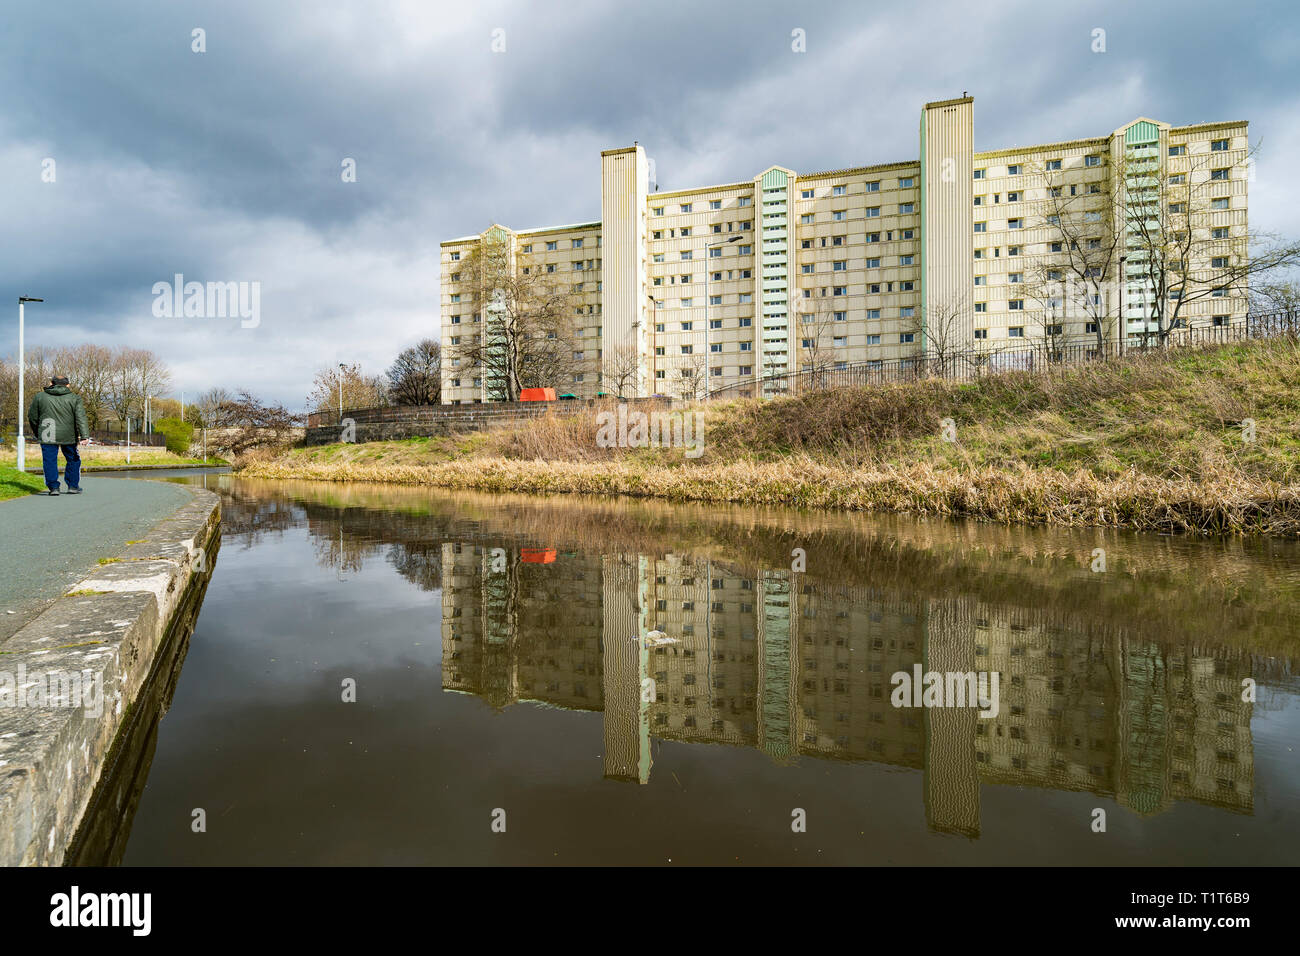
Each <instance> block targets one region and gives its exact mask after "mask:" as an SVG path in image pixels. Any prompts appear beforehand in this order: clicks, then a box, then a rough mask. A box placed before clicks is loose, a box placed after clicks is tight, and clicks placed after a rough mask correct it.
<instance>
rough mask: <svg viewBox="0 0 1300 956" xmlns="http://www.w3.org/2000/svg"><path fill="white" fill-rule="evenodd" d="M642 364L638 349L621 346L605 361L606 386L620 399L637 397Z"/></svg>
mask: <svg viewBox="0 0 1300 956" xmlns="http://www.w3.org/2000/svg"><path fill="white" fill-rule="evenodd" d="M640 369H641V363H640V360H639V359H638V358H637V354H636V348H635V347H633V346H631V345H620V346H619V347H618V348H616V349H614V351H613V353H612V354H611V355H610V356H609V357H608V358H607V359H606V360H605V369H604V373H605V376H604V385H605V387H606V389H609V390H612V391H613V393H614V394H615V395H617V396H618V397H619V398H627V397H628V396H630V395H632V396H634V395H636V390H637V382H638V376H639V374H640Z"/></svg>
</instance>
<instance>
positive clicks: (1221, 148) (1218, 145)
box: [1210, 139, 1228, 153]
mask: <svg viewBox="0 0 1300 956" xmlns="http://www.w3.org/2000/svg"><path fill="white" fill-rule="evenodd" d="M1227 149H1228V141H1227V140H1226V139H1215V140H1211V141H1210V152H1213V153H1222V152H1226V151H1227Z"/></svg>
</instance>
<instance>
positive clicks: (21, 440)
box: [15, 295, 45, 471]
mask: <svg viewBox="0 0 1300 956" xmlns="http://www.w3.org/2000/svg"><path fill="white" fill-rule="evenodd" d="M44 301H45V300H44V299H34V298H32V297H31V296H29V295H20V296H19V297H18V459H17V461H16V462H15V464H16V465H17V466H18V470H19V471H22V470H23V469H24V468H26V467H27V438H26V435H25V434H24V430H25V429H26V427H27V409H25V408H23V404H24V402H25V400H26V395H24V394H23V380H24V379H25V378H26V377H27V376H26V372H27V359H26V356H25V355H24V351H23V305H24V304H25V303H28V302H44Z"/></svg>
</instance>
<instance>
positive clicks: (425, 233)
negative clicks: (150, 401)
mask: <svg viewBox="0 0 1300 956" xmlns="http://www.w3.org/2000/svg"><path fill="white" fill-rule="evenodd" d="M889 11H894V12H889ZM196 28H201V29H202V30H203V31H204V41H205V44H206V52H203V53H196V52H193V50H192V46H193V44H194V40H193V31H194V30H195V29H196ZM1097 28H1101V29H1104V30H1105V31H1106V33H1105V52H1103V53H1098V52H1093V45H1094V39H1093V31H1094V30H1095V29H1097ZM1298 28H1300V13H1297V6H1296V5H1295V4H1294V3H1293V2H1289V3H1288V2H1277V3H1260V4H1254V5H1252V4H1249V3H1241V2H1234V3H1231V4H1224V3H1223V2H1221V0H1219V2H1212V3H1197V2H1191V3H1187V2H1184V3H1179V4H1177V5H1175V4H1171V3H1142V4H1138V3H1132V2H1125V3H1115V4H1106V3H1073V4H1065V3H1056V2H1044V0H1034V2H1024V3H1020V2H1001V3H1000V2H997V0H983V2H980V3H971V2H969V0H960V2H954V3H935V4H926V5H918V6H915V7H914V6H913V5H910V4H899V3H890V4H888V5H885V4H877V3H866V2H857V3H835V2H805V3H802V4H796V3H790V2H784V3H726V2H704V0H688V2H673V0H667V2H666V0H657V2H646V3H637V4H632V3H626V2H618V3H615V2H613V0H605V2H592V0H565V2H562V3H560V2H555V3H550V2H529V3H522V2H521V3H481V2H460V3H455V4H445V3H441V2H435V0H429V2H416V0H407V2H385V0H364V2H362V0H357V2H334V0H310V2H307V0H303V2H289V0H274V2H272V0H251V2H244V0H221V2H184V0H155V2H147V0H137V2H129V3H128V2H123V3H106V2H103V0H87V2H57V3H56V2H51V0H34V2H26V0H5V2H4V4H3V6H2V7H0V183H3V186H2V187H0V217H2V218H3V229H0V293H3V298H4V301H5V302H6V303H9V305H7V306H0V308H3V309H14V308H15V305H14V303H15V300H16V297H17V296H18V295H34V296H44V297H45V298H46V300H47V301H46V303H45V304H44V305H37V306H33V307H31V308H30V309H29V310H28V327H27V336H28V341H29V342H34V343H39V344H44V345H57V344H70V343H73V342H80V341H95V342H100V343H104V344H118V343H128V344H132V345H136V346H145V347H149V348H152V349H154V350H155V351H157V352H158V353H159V354H160V355H161V356H162V357H163V358H164V359H165V360H166V361H167V362H168V363H169V365H170V366H171V368H172V370H173V372H174V377H175V382H176V386H177V390H178V391H179V389H180V388H184V389H185V391H186V392H187V393H188V394H189V395H193V394H196V393H197V392H199V391H201V390H203V389H205V388H208V387H210V386H213V385H224V386H227V387H230V388H237V387H247V388H250V389H252V390H253V391H255V392H256V393H258V394H260V395H262V396H264V397H266V398H270V399H274V400H277V401H283V402H285V403H286V404H288V405H290V406H291V407H295V408H296V407H301V406H302V405H303V404H304V402H305V398H306V394H307V392H308V389H309V387H310V382H311V378H312V374H313V372H314V371H315V370H316V369H318V368H321V367H324V366H327V365H332V364H333V363H335V362H339V361H347V362H352V361H358V362H360V363H362V365H363V366H364V367H365V368H366V369H367V371H370V372H374V373H378V372H381V371H383V369H385V368H386V367H387V366H388V364H389V363H390V362H391V360H392V358H393V356H394V355H395V354H396V353H397V352H398V351H399V350H401V349H402V348H403V347H405V346H407V345H410V344H412V343H414V342H415V341H416V340H417V339H419V338H421V337H423V336H435V337H436V336H437V335H438V279H439V276H438V268H439V266H438V243H439V242H440V241H442V240H444V239H449V238H454V237H456V236H462V235H467V234H472V233H477V232H480V231H481V230H482V229H484V228H485V227H486V226H488V225H489V224H491V223H492V222H494V221H499V222H502V223H504V224H506V225H509V226H512V227H515V228H529V227H535V226H544V225H551V224H558V223H568V222H578V221H583V220H592V219H598V218H599V217H600V150H601V149H605V148H610V147H616V146H626V145H630V144H631V143H632V141H633V140H638V141H640V142H641V144H642V145H643V146H644V147H645V148H646V150H647V152H648V154H649V155H650V156H651V157H652V158H653V159H654V160H655V164H656V169H657V172H658V180H659V185H660V188H661V189H675V188H682V187H686V186H697V185H705V184H708V183H713V182H732V181H737V180H741V179H748V178H750V177H752V176H753V175H754V174H755V173H757V172H759V171H761V170H762V169H764V168H766V167H767V166H769V165H772V164H781V165H784V166H788V167H791V168H793V169H795V170H802V171H805V172H813V171H817V170H824V169H835V168H840V167H846V166H855V165H866V164H870V163H880V162H891V161H900V160H906V159H912V158H915V157H916V155H917V152H918V148H917V124H918V119H919V114H920V108H921V105H922V103H923V102H925V101H926V100H934V99H944V98H948V97H953V96H959V95H961V93H962V91H969V93H970V94H971V95H972V96H974V97H975V147H976V149H987V148H994V147H1000V146H1011V145H1017V144H1020V145H1028V144H1031V143H1037V142H1048V141H1053V140H1060V139H1069V138H1074V137H1083V136H1096V135H1104V134H1106V133H1109V132H1110V131H1111V130H1113V129H1114V128H1116V127H1118V126H1120V125H1121V124H1123V123H1124V122H1125V121H1127V120H1129V119H1131V118H1133V117H1134V116H1138V115H1147V116H1150V117H1153V118H1156V119H1160V120H1165V121H1168V122H1170V123H1173V124H1176V125H1180V124H1187V123H1196V122H1204V121H1209V120H1222V119H1247V120H1249V121H1250V124H1251V126H1250V131H1251V139H1252V141H1254V142H1258V143H1260V145H1261V147H1262V153H1261V155H1260V158H1259V160H1258V166H1257V178H1256V181H1255V182H1254V183H1253V184H1252V186H1251V224H1252V227H1254V228H1259V229H1269V230H1273V231H1276V232H1279V233H1283V234H1285V235H1288V236H1300V175H1298V174H1300V166H1298V164H1297V162H1296V157H1297V156H1300V123H1298V122H1297V120H1298V119H1300V83H1297V77H1298V75H1300V73H1298V71H1297V68H1296V51H1297V48H1298V47H1300V29H1298ZM498 29H499V30H503V31H504V34H503V35H502V34H497V37H498V45H500V37H502V36H503V37H504V45H505V50H504V52H493V49H492V45H493V38H494V31H496V30H498ZM795 29H802V30H803V31H805V34H806V47H807V49H806V52H804V53H796V52H794V51H793V50H792V49H791V46H792V39H791V33H792V31H793V30H795ZM348 158H351V159H353V160H355V162H356V173H357V175H356V179H357V181H356V182H354V183H345V182H343V179H342V176H341V172H342V165H341V164H342V163H343V161H344V160H345V159H348ZM50 159H52V160H54V164H53V173H54V176H53V179H54V181H53V182H48V181H45V180H46V179H48V178H49V170H50V165H49V164H48V163H47V162H46V160H50ZM43 176H44V178H43ZM176 273H182V274H183V275H184V276H185V279H186V281H198V282H209V281H213V282H258V283H260V294H261V302H260V316H259V318H260V322H259V324H258V325H257V326H256V327H255V328H244V327H242V325H241V322H240V321H239V320H238V319H229V318H227V319H221V318H213V317H207V318H188V319H186V318H158V317H155V315H154V310H153V306H154V293H153V287H154V284H155V283H157V282H160V281H168V282H170V281H171V280H172V277H173V276H174V275H175V274H176ZM0 315H3V312H0ZM15 326H16V315H13V316H12V318H5V319H4V321H3V323H0V329H3V332H0V336H2V337H3V338H0V353H12V352H15V351H16V329H15Z"/></svg>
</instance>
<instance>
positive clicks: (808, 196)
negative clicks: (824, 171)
mask: <svg viewBox="0 0 1300 956" xmlns="http://www.w3.org/2000/svg"><path fill="white" fill-rule="evenodd" d="M799 198H800V199H812V198H813V191H812V190H811V189H805V190H803V192H801V193H799Z"/></svg>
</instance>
